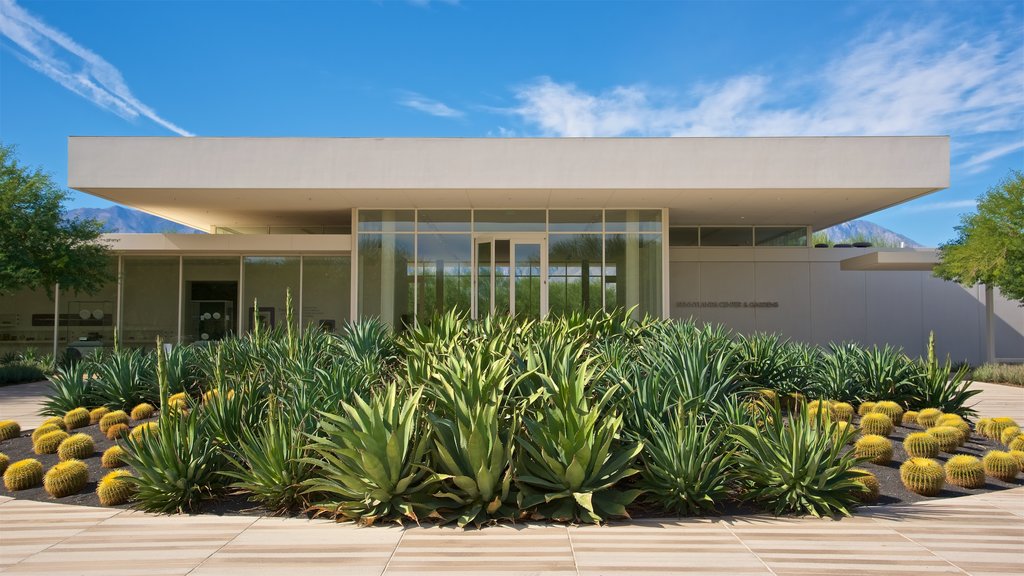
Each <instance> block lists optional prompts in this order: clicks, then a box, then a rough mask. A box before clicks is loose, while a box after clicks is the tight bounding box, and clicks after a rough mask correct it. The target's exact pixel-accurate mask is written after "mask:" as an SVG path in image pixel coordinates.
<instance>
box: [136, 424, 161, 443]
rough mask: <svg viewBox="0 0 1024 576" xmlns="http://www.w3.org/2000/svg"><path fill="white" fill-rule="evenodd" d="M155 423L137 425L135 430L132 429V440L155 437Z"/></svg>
mask: <svg viewBox="0 0 1024 576" xmlns="http://www.w3.org/2000/svg"><path fill="white" fill-rule="evenodd" d="M156 426H157V423H156V422H146V423H145V424H139V425H138V426H136V427H135V428H132V431H131V437H132V440H140V439H141V438H142V436H143V435H147V436H150V437H152V436H155V435H156Z"/></svg>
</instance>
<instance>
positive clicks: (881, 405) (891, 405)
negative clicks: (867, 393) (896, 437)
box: [871, 400, 903, 424]
mask: <svg viewBox="0 0 1024 576" xmlns="http://www.w3.org/2000/svg"><path fill="white" fill-rule="evenodd" d="M871 413H872V414H885V415H886V416H888V417H889V420H891V421H892V423H893V424H896V423H898V422H903V407H902V406H900V405H899V404H898V403H896V402H893V401H892V400H882V401H881V402H876V403H875V407H874V408H872V409H871Z"/></svg>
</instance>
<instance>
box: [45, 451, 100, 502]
mask: <svg viewBox="0 0 1024 576" xmlns="http://www.w3.org/2000/svg"><path fill="white" fill-rule="evenodd" d="M88 482H89V467H88V466H86V465H85V462H82V461H81V460H74V459H72V460H65V461H63V462H59V463H57V464H54V466H53V468H50V469H49V470H48V471H47V472H46V475H45V476H43V488H45V489H46V491H47V492H48V493H49V494H50V496H53V497H54V498H63V497H65V496H71V495H72V494H77V493H79V492H81V491H82V488H85V485H86V484H87V483H88Z"/></svg>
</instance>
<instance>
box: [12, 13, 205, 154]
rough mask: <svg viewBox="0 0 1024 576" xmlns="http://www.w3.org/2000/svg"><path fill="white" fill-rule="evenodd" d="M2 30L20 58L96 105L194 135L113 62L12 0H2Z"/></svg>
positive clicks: (131, 117) (183, 133)
mask: <svg viewBox="0 0 1024 576" xmlns="http://www.w3.org/2000/svg"><path fill="white" fill-rule="evenodd" d="M0 33H2V34H3V35H4V36H6V37H7V38H9V39H10V40H11V42H13V43H14V44H15V45H16V46H17V48H18V49H16V50H15V54H17V56H18V58H20V59H21V61H22V62H24V63H25V64H27V65H28V66H31V67H32V68H34V69H35V70H37V71H39V72H41V73H43V74H45V75H46V76H48V77H49V78H50V79H52V80H54V81H55V82H57V83H59V84H60V85H61V86H63V87H65V88H67V89H68V90H71V91H72V92H74V93H75V94H78V95H79V96H81V97H83V98H85V99H86V100H89V101H90V102H92V103H93V104H96V105H97V106H99V107H101V108H104V109H106V110H109V111H111V112H113V113H115V114H117V115H118V116H121V117H122V118H126V119H135V118H138V117H139V116H142V117H145V118H149V119H150V120H152V121H153V122H156V123H157V124H159V125H160V126H163V127H164V128H166V129H168V130H170V131H171V132H174V133H176V134H179V135H181V136H193V134H192V133H191V132H188V131H187V130H185V129H183V128H181V127H180V126H177V125H176V124H173V123H172V122H170V121H168V120H165V119H164V118H162V117H161V116H159V115H158V114H157V113H156V111H154V110H153V109H152V108H150V107H149V106H146V105H145V104H144V103H142V102H141V101H140V100H139V99H138V98H136V97H135V96H134V95H133V94H132V92H131V90H129V89H128V84H127V83H126V82H125V80H124V77H123V76H122V75H121V72H120V71H119V70H118V69H117V68H115V67H114V66H113V65H112V64H111V63H110V62H107V61H106V60H104V59H103V58H102V57H101V56H99V55H98V54H96V53H95V52H93V51H91V50H89V49H88V48H86V47H84V46H82V45H80V44H78V43H77V42H75V41H74V40H72V39H71V37H69V36H68V35H66V34H64V33H63V32H61V31H60V30H57V29H55V28H52V27H50V26H48V25H47V24H46V23H44V22H43V21H42V20H40V19H38V18H36V17H35V16H33V15H32V14H30V13H29V12H28V11H27V10H25V9H24V8H22V7H21V6H19V5H18V4H16V3H15V2H14V0H0Z"/></svg>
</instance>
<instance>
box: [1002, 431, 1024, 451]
mask: <svg viewBox="0 0 1024 576" xmlns="http://www.w3.org/2000/svg"><path fill="white" fill-rule="evenodd" d="M1006 447H1007V448H1009V449H1010V450H1018V451H1024V434H1019V435H1018V436H1017V437H1016V438H1014V439H1012V440H1010V442H1009V443H1008V444H1007V445H1006Z"/></svg>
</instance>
